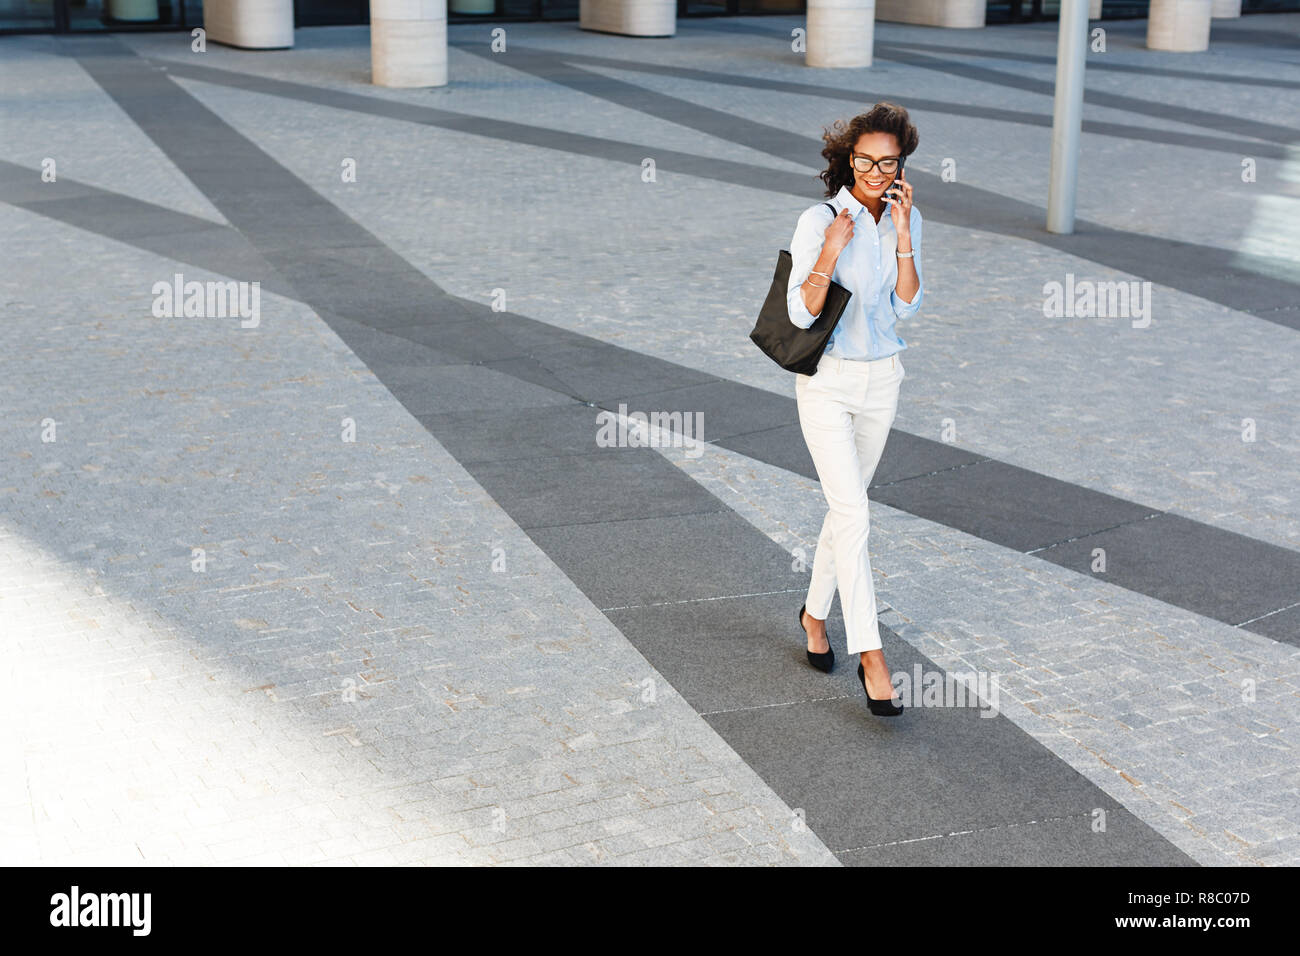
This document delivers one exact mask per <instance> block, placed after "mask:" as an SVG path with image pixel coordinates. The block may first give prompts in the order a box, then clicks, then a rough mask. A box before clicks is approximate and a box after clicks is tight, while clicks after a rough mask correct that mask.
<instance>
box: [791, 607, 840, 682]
mask: <svg viewBox="0 0 1300 956" xmlns="http://www.w3.org/2000/svg"><path fill="white" fill-rule="evenodd" d="M806 610H808V605H807V604H804V605H802V606H801V607H800V608H799V630H801V631H803V639H804V643H807V641H808V628H806V627H804V626H803V615H804V612H805V611H806ZM805 652H806V653H807V655H808V663H809V664H811V665H812V666H813V667H815V668H817V669H818V670H819V671H821V672H822V673H823V674H829V673H830V672H831V668H832V667H834V666H835V649H834V648H833V647H831V646H830V640H829V638H828V639H827V641H826V653H825V654H814V653H813V652H812V651H809V650H807V648H805Z"/></svg>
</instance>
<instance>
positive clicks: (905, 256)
mask: <svg viewBox="0 0 1300 956" xmlns="http://www.w3.org/2000/svg"><path fill="white" fill-rule="evenodd" d="M894 255H896V256H898V258H900V259H910V258H912V256H913V255H914V253H911V252H895V253H894Z"/></svg>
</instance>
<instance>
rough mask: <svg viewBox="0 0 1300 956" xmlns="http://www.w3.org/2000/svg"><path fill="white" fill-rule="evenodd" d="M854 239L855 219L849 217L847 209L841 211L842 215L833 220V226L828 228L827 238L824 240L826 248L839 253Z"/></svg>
mask: <svg viewBox="0 0 1300 956" xmlns="http://www.w3.org/2000/svg"><path fill="white" fill-rule="evenodd" d="M852 238H853V217H852V216H850V215H849V211H848V210H847V209H841V210H840V214H839V215H838V216H836V217H835V218H834V219H832V220H831V224H830V225H829V226H827V227H826V238H825V239H824V240H823V244H824V246H825V248H828V249H831V250H833V251H834V252H836V253H839V252H840V250H842V249H843V248H844V247H845V246H847V245H848V244H849V240H850V239H852Z"/></svg>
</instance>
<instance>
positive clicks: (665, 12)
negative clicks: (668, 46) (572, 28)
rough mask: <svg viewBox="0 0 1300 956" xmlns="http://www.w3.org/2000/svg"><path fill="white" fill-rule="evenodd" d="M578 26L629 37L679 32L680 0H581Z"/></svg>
mask: <svg viewBox="0 0 1300 956" xmlns="http://www.w3.org/2000/svg"><path fill="white" fill-rule="evenodd" d="M578 26H579V27H581V28H582V29H583V30H595V31H596V32H598V33H618V34H620V35H622V36H628V37H670V36H675V35H676V33H677V0H579V3H578Z"/></svg>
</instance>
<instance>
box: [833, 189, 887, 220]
mask: <svg viewBox="0 0 1300 956" xmlns="http://www.w3.org/2000/svg"><path fill="white" fill-rule="evenodd" d="M835 200H836V202H838V203H839V204H840V208H841V209H847V210H848V211H849V215H850V216H852V217H853V218H854V219H857V218H858V213H860V212H862V211H864V210H865V209H866V208H867V207H866V206H864V205H862V203H860V202H858V197H857V196H855V195H853V193H852V192H850V191H849V187H848V186H841V187H840V191H839V192H837V193H836V194H835ZM891 202H893V200H892V199H890V198H889V197H888V196H886V197H885V208H884V211H883V212H881V214H880V221H881V222H884V221H885V219H886V218H887V217H888V216H889V204H890V203H891ZM867 215H868V216H870V215H871V213H870V212H868V213H867Z"/></svg>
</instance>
